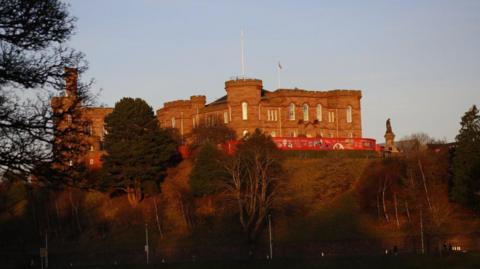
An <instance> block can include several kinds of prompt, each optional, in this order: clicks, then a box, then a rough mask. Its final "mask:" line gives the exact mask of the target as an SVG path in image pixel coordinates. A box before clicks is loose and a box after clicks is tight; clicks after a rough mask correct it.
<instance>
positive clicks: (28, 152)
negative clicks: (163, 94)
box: [0, 0, 91, 178]
mask: <svg viewBox="0 0 480 269" xmlns="http://www.w3.org/2000/svg"><path fill="white" fill-rule="evenodd" d="M74 22H75V18H74V17H71V16H70V15H69V13H68V11H67V6H66V5H65V4H64V3H62V2H61V1H59V0H45V1H28V0H0V134H1V135H0V175H2V174H3V175H5V174H9V173H16V174H22V175H25V178H26V177H27V176H28V175H29V174H30V173H31V172H32V169H33V168H35V167H37V166H39V165H42V166H45V163H50V164H53V163H55V162H56V161H57V160H58V158H59V156H57V157H55V156H54V151H55V150H54V144H55V136H60V135H61V134H60V133H56V132H57V130H56V126H55V121H57V120H58V119H60V118H62V117H66V115H67V114H70V115H73V114H74V113H73V110H76V109H77V108H78V106H76V105H72V106H71V107H70V108H69V109H65V110H62V111H56V112H55V113H54V112H53V111H52V109H51V107H50V99H51V97H52V96H53V95H58V94H59V93H60V92H62V91H64V89H65V81H64V78H65V75H66V74H65V72H64V67H66V66H73V67H77V70H78V72H79V73H80V74H81V73H83V72H84V71H85V70H86V69H87V63H86V61H85V60H84V56H83V54H82V53H80V52H77V51H75V50H73V49H70V48H66V47H65V46H64V45H63V44H64V43H65V42H66V41H68V39H69V38H70V36H71V35H72V33H73V29H74ZM90 85H91V82H88V83H86V84H80V85H79V86H78V95H77V96H78V98H77V99H76V101H75V102H77V103H83V104H84V105H86V104H87V103H88V100H87V99H89V98H87V95H88V94H87V92H88V91H87V90H88V88H89V86H90ZM67 131H68V132H69V131H71V129H68V130H67V129H65V130H64V132H67ZM69 150H70V151H73V149H69ZM55 158H57V160H55ZM44 168H45V167H43V168H42V169H40V170H38V171H45V169H44ZM45 178H46V177H45Z"/></svg>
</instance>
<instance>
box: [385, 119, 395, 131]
mask: <svg viewBox="0 0 480 269" xmlns="http://www.w3.org/2000/svg"><path fill="white" fill-rule="evenodd" d="M386 133H387V134H388V133H393V132H392V125H391V124H390V118H388V119H387V132H386Z"/></svg>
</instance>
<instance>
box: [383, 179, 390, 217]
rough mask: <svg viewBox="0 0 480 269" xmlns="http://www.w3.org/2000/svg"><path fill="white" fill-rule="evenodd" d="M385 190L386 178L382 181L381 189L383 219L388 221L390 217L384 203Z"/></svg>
mask: <svg viewBox="0 0 480 269" xmlns="http://www.w3.org/2000/svg"><path fill="white" fill-rule="evenodd" d="M386 190H387V178H386V177H385V180H384V181H383V189H382V202H383V214H384V215H385V220H386V221H387V222H390V218H389V217H388V211H387V204H386V203H385V192H386Z"/></svg>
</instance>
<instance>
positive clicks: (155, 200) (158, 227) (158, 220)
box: [153, 196, 163, 238]
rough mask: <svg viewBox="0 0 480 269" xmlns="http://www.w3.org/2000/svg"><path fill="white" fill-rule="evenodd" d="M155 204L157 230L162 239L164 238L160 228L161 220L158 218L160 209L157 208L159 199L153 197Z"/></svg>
mask: <svg viewBox="0 0 480 269" xmlns="http://www.w3.org/2000/svg"><path fill="white" fill-rule="evenodd" d="M153 204H154V205H155V219H156V222H157V229H158V233H159V234H160V238H163V232H162V227H161V226H160V219H159V218H158V207H157V197H155V196H154V197H153Z"/></svg>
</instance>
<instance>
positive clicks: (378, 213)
mask: <svg viewBox="0 0 480 269" xmlns="http://www.w3.org/2000/svg"><path fill="white" fill-rule="evenodd" d="M381 192H382V186H381V184H380V180H379V181H378V191H377V219H378V220H380V193H381Z"/></svg>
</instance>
